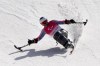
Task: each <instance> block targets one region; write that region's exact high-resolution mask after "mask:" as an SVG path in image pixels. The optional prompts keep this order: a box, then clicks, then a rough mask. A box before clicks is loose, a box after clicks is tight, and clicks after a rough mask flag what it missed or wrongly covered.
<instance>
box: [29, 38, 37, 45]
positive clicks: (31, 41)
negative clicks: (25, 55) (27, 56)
mask: <svg viewBox="0 0 100 66" xmlns="http://www.w3.org/2000/svg"><path fill="white" fill-rule="evenodd" d="M37 42H38V38H35V39H33V40H30V39H28V44H29V45H31V44H32V43H37Z"/></svg>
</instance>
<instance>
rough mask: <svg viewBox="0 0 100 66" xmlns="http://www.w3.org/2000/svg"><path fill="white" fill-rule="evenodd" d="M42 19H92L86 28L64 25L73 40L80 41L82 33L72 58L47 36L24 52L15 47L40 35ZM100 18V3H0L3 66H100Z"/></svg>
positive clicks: (0, 0) (40, 0) (15, 0)
mask: <svg viewBox="0 0 100 66" xmlns="http://www.w3.org/2000/svg"><path fill="white" fill-rule="evenodd" d="M41 16H45V17H46V18H48V20H52V19H56V20H63V19H66V18H67V19H74V20H75V21H79V22H81V21H85V19H88V20H89V22H88V24H87V25H86V26H85V27H84V26H83V25H80V24H76V25H62V26H61V27H63V28H65V29H66V30H68V31H69V33H70V34H69V37H70V38H71V39H72V40H73V38H77V40H78V38H79V37H80V36H81V33H82V36H81V37H80V39H79V41H78V43H77V46H76V49H75V52H74V53H73V54H72V55H70V56H69V55H67V56H66V51H65V50H64V49H63V47H62V46H61V45H60V44H59V45H57V46H56V42H55V41H54V40H53V39H52V38H51V37H49V36H47V35H46V36H45V37H44V38H43V39H42V40H41V41H40V42H39V43H38V44H36V45H31V46H28V47H25V48H23V49H24V51H23V52H18V50H16V49H15V48H14V47H13V45H17V46H23V45H25V44H27V40H28V39H33V38H35V37H37V36H38V34H39V33H40V31H41V29H42V26H41V25H40V24H39V21H38V20H39V18H40V17H41ZM99 18H100V1H99V0H0V66H47V65H48V66H100V48H99V47H100V45H99V44H100V41H99V39H100V36H99V34H100V32H99V31H100V25H99ZM76 28H77V29H76ZM83 28H84V29H83ZM82 30H83V31H82Z"/></svg>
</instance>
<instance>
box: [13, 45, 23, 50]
mask: <svg viewBox="0 0 100 66" xmlns="http://www.w3.org/2000/svg"><path fill="white" fill-rule="evenodd" d="M14 47H15V48H16V49H18V50H20V51H23V50H22V49H21V47H17V46H16V45H14Z"/></svg>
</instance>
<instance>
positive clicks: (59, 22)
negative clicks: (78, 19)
mask: <svg viewBox="0 0 100 66" xmlns="http://www.w3.org/2000/svg"><path fill="white" fill-rule="evenodd" d="M55 22H56V23H57V24H70V20H67V19H65V20H62V21H57V20H55Z"/></svg>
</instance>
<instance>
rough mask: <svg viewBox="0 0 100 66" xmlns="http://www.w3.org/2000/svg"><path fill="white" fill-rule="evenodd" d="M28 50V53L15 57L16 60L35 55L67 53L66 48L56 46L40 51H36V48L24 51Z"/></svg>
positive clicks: (50, 55)
mask: <svg viewBox="0 0 100 66" xmlns="http://www.w3.org/2000/svg"><path fill="white" fill-rule="evenodd" d="M26 51H28V53H27V54H26V55H24V56H20V57H17V58H15V60H21V59H24V58H27V57H35V56H47V57H52V56H55V55H57V54H64V53H66V50H65V49H64V48H63V49H61V48H59V47H55V48H50V49H47V50H40V51H35V49H29V50H24V51H23V52H26Z"/></svg>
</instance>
